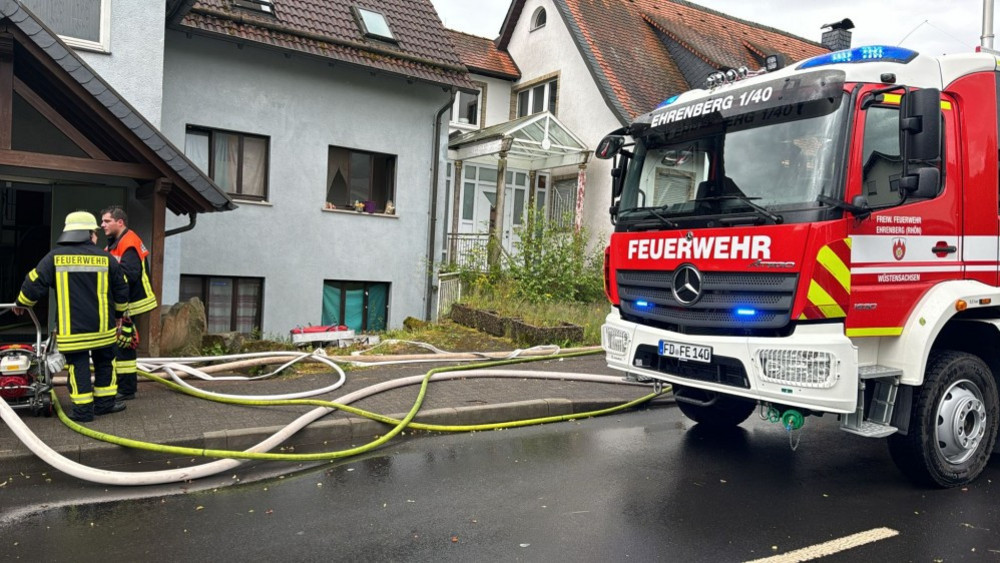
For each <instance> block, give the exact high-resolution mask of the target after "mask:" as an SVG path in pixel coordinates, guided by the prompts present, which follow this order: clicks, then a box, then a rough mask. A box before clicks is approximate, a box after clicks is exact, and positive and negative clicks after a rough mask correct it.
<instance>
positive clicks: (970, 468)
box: [596, 46, 1000, 487]
mask: <svg viewBox="0 0 1000 563" xmlns="http://www.w3.org/2000/svg"><path fill="white" fill-rule="evenodd" d="M781 63H782V61H780V60H779V59H777V58H769V59H768V65H767V66H768V68H766V69H761V70H760V71H757V72H750V71H749V70H747V69H745V68H743V69H729V70H727V71H726V72H718V73H715V74H713V75H712V76H710V77H709V80H708V85H707V87H706V88H704V89H699V90H692V91H689V92H685V93H683V94H680V95H677V96H673V97H671V98H670V99H668V100H666V101H665V102H663V103H662V104H661V105H660V106H659V107H657V108H656V109H655V110H653V111H652V112H650V113H648V114H645V115H643V116H641V117H639V118H638V119H636V121H635V122H633V123H631V124H630V125H628V126H627V127H624V128H622V129H620V130H618V131H615V132H613V133H612V134H610V135H608V136H607V137H605V139H604V140H602V141H601V143H600V144H599V145H598V147H597V150H596V155H597V156H598V158H613V159H615V166H614V171H613V182H612V185H613V188H612V189H613V195H612V206H611V209H610V213H611V218H612V221H613V223H614V224H615V229H614V233H613V234H612V236H611V240H610V244H609V246H608V248H607V250H606V254H605V281H606V290H607V294H608V298H609V300H610V301H611V304H612V309H611V312H610V314H609V315H608V317H607V320H606V322H605V324H604V326H603V328H602V345H603V347H604V350H605V352H606V358H607V363H608V365H609V366H610V367H611V368H614V369H617V370H621V371H623V372H625V373H626V374H627V376H628V377H630V378H632V379H636V380H640V381H653V382H656V383H659V384H663V383H669V384H670V385H671V386H672V389H673V394H674V396H675V398H676V400H677V405H678V407H679V408H680V410H681V411H682V412H683V413H684V414H685V415H686V416H688V417H689V418H691V419H693V420H695V421H697V422H698V423H700V424H703V425H708V426H734V425H737V424H740V423H741V422H743V421H744V420H746V419H747V418H748V417H749V416H751V415H752V414H754V413H755V412H759V413H760V414H761V415H762V416H763V417H765V418H770V419H771V420H772V421H780V422H781V423H782V424H784V425H785V426H786V427H788V428H798V427H800V426H801V425H802V423H803V418H804V417H807V416H810V415H813V416H817V415H824V414H831V415H835V416H837V417H838V418H839V420H840V425H841V428H842V429H843V430H844V431H847V432H851V433H853V434H857V435H860V436H864V437H873V438H887V439H888V444H889V451H890V453H891V455H892V458H893V459H894V461H895V462H896V464H897V465H898V466H899V468H900V470H901V471H902V472H903V473H904V474H906V475H907V476H908V477H910V478H911V479H913V480H914V481H916V482H919V483H922V484H927V485H931V486H939V487H951V486H957V485H962V484H965V483H968V482H970V481H972V480H973V479H975V477H976V476H977V475H979V473H980V472H982V470H983V469H984V468H985V466H986V464H987V463H988V462H989V458H990V454H991V452H992V450H993V448H994V444H995V443H996V442H997V430H998V421H1000V401H998V397H997V387H998V374H1000V277H998V276H1000V236H998V235H1000V207H998V205H1000V199H998V188H1000V176H998V136H1000V134H998V131H1000V124H998V104H1000V59H998V58H997V57H996V56H993V55H989V54H985V53H972V54H964V55H949V56H943V57H928V56H923V55H920V54H918V53H916V52H914V51H911V50H908V49H904V48H899V47H884V46H872V47H859V48H855V49H850V50H846V51H839V52H834V53H830V54H826V55H823V56H820V57H815V58H812V59H807V60H805V61H801V62H798V63H794V64H791V65H787V66H784V67H783V68H781V67H782V64H781Z"/></svg>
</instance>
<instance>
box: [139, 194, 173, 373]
mask: <svg viewBox="0 0 1000 563" xmlns="http://www.w3.org/2000/svg"><path fill="white" fill-rule="evenodd" d="M173 187H174V185H173V182H171V181H170V180H169V179H167V178H157V179H156V182H154V183H153V225H152V227H153V229H152V232H153V235H152V237H153V240H152V241H150V242H151V244H152V247H151V248H150V249H149V250H150V254H151V255H152V264H151V267H152V270H153V272H152V274H153V279H151V280H150V282H151V283H152V284H153V293H154V294H155V295H156V299H157V301H158V302H159V303H160V307H157V308H155V309H153V310H152V311H150V312H149V334H148V335H144V336H147V337H148V338H147V340H146V341H147V342H149V352H150V354H152V355H153V356H154V357H159V355H160V308H161V307H163V248H164V238H165V237H164V232H165V231H166V228H167V196H168V195H169V194H170V191H171V190H172V189H173Z"/></svg>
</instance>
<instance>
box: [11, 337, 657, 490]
mask: <svg viewBox="0 0 1000 563" xmlns="http://www.w3.org/2000/svg"><path fill="white" fill-rule="evenodd" d="M599 352H600V351H599V350H594V351H586V352H573V353H562V354H554V355H547V356H540V357H530V358H514V359H507V360H498V361H490V362H482V363H477V364H473V365H468V366H451V367H441V368H434V369H431V370H429V371H428V372H427V373H426V374H424V375H422V376H413V377H407V378H400V379H396V380H391V381H386V382H383V383H379V384H376V385H373V386H370V387H367V388H365V389H361V390H359V391H355V392H353V393H350V394H347V395H344V396H342V397H339V398H337V399H335V400H333V401H322V400H318V399H304V398H287V397H283V398H273V397H263V398H262V397H252V396H251V397H248V396H245V395H237V396H232V395H224V394H218V393H209V392H206V391H201V390H198V389H195V388H194V387H192V386H190V385H187V384H183V382H182V381H181V378H180V377H179V376H178V375H177V372H178V371H183V372H185V373H189V374H190V373H191V372H192V371H196V370H193V368H190V366H186V365H185V364H180V363H178V362H177V361H166V362H163V363H162V364H155V363H152V362H149V363H147V361H143V362H141V363H140V365H141V367H142V368H143V369H140V373H141V375H143V376H144V377H147V378H149V379H152V380H153V381H157V382H159V383H161V384H164V385H167V386H169V387H171V388H173V389H175V390H177V391H180V392H183V393H186V394H188V395H192V396H195V397H199V398H203V399H207V400H211V401H216V402H221V403H230V404H239V405H249V406H272V405H310V406H314V407H316V408H315V409H313V410H311V411H309V412H307V413H305V414H303V415H302V416H300V417H299V418H297V419H296V420H294V421H292V422H291V423H289V424H288V425H286V426H285V427H283V428H282V429H281V430H279V431H278V432H276V433H274V434H273V435H271V436H270V437H268V438H267V439H265V440H263V441H261V442H260V443H258V444H256V445H254V446H253V447H251V448H249V449H247V450H244V451H230V450H208V449H199V448H187V447H179V446H168V445H164V444H155V443H150V442H142V441H138V440H131V439H128V438H123V437H120V436H114V435H111V434H107V433H103V432H97V431H95V430H91V429H89V428H87V427H85V426H81V425H79V424H77V423H75V422H73V421H72V420H70V419H69V418H68V417H67V416H66V414H65V413H64V412H63V411H62V408H61V406H60V405H59V402H58V401H57V400H56V396H55V392H54V391H53V404H54V405H55V408H56V411H57V413H58V416H59V418H60V420H62V421H63V423H65V424H66V425H67V426H69V427H70V428H72V429H73V430H75V431H77V432H79V433H81V434H84V435H86V436H89V437H92V438H95V439H98V440H102V441H105V442H110V443H113V444H118V445H121V446H126V447H131V448H138V449H143V450H148V451H155V452H162V453H170V454H177V455H191V456H202V457H217V458H224V459H220V460H218V461H213V462H209V463H206V464H203V465H198V466H195V467H188V468H179V469H169V470H159V471H145V472H129V471H109V470H106V469H99V468H94V467H89V466H86V465H83V464H80V463H77V462H75V461H72V460H70V459H67V458H66V457H64V456H62V455H60V454H59V453H58V452H56V451H55V450H53V449H52V448H51V447H49V446H48V445H47V444H45V443H44V442H42V441H41V440H40V439H39V438H38V437H37V436H36V435H35V434H34V433H33V432H31V430H30V429H29V428H28V427H27V425H25V424H24V422H23V421H22V420H21V419H20V417H19V416H18V415H17V413H16V412H15V411H14V410H13V409H12V408H11V407H10V406H9V405H7V404H6V402H4V401H0V419H2V420H3V421H4V422H5V423H6V424H7V425H8V426H9V427H10V428H11V429H12V430H13V432H14V434H15V435H16V436H17V437H18V438H19V439H20V440H21V441H22V442H23V443H24V444H25V445H26V446H27V447H28V448H29V449H30V450H31V451H32V452H33V453H34V454H35V455H37V456H38V457H39V458H41V459H42V460H43V461H45V462H46V463H48V464H49V465H51V466H53V467H54V468H56V469H58V470H59V471H61V472H63V473H66V474H68V475H72V476H74V477H77V478H79V479H82V480H85V481H91V482H94V483H100V484H105V485H116V486H138V485H159V484H166V483H177V482H183V481H188V480H193V479H201V478H204V477H208V476H211V475H217V474H219V473H224V472H227V471H230V470H232V469H233V468H235V467H237V466H239V465H240V464H242V463H245V461H246V460H251V459H256V460H277V461H299V462H301V461H322V460H332V459H338V458H344V457H350V456H354V455H358V454H361V453H365V452H368V451H371V450H373V449H375V448H377V447H379V446H381V445H382V444H384V443H386V442H388V441H389V440H391V439H392V438H394V437H395V436H397V435H398V434H399V433H400V432H402V431H404V430H405V429H407V428H412V429H415V430H428V431H436V432H469V431H475V430H491V429H498V428H514V427H519V426H528V425H532V424H544V423H548V422H559V421H564V420H573V419H579V418H587V417H592V416H600V415H602V414H609V413H612V412H617V411H620V410H624V409H628V408H631V407H634V406H636V405H639V404H641V403H644V402H646V401H649V400H651V399H653V398H655V397H656V396H657V395H659V393H650V394H648V395H646V396H644V397H640V398H638V399H636V400H634V401H629V402H628V403H625V404H623V405H619V406H617V407H612V408H609V409H602V410H599V411H593V412H587V413H576V414H570V415H560V416H550V417H544V418H536V419H531V420H521V421H513V422H505V423H495V424H479V425H466V426H454V425H438V424H423V423H414V422H413V418H414V417H415V416H416V415H417V413H418V412H419V410H420V407H421V405H422V404H423V400H424V396H425V393H426V390H427V386H428V384H429V383H430V382H431V381H440V380H446V379H457V378H476V377H515V378H520V379H525V378H535V379H562V380H569V381H586V382H595V383H613V384H629V385H635V384H634V383H626V382H624V381H623V380H622V379H621V378H620V377H611V376H600V375H592V374H576V373H562V372H541V371H525V370H497V369H495V368H497V367H499V366H508V365H512V364H520V363H526V362H534V361H541V360H553V359H560V358H572V357H579V356H585V355H591V354H596V353H599ZM272 355H273V354H272ZM303 356H310V357H312V356H315V354H303ZM212 359H218V357H213V358H212ZM171 360H176V359H171ZM321 361H322V360H321ZM323 363H327V365H331V364H332V365H333V366H335V367H334V370H335V371H336V372H338V373H339V375H340V381H339V382H338V384H335V385H336V387H339V385H340V384H342V383H343V377H344V373H343V370H341V369H340V367H339V366H336V364H335V363H334V362H332V361H330V362H326V361H323ZM286 365H287V364H286ZM152 366H156V367H158V368H159V369H163V370H164V371H165V372H167V373H168V374H170V375H171V378H172V379H173V381H170V380H166V379H163V378H161V377H158V376H156V375H154V374H153V373H151V370H150V369H149V368H150V367H152ZM182 366H183V367H182ZM488 368H489V369H488ZM415 384H419V385H420V390H419V392H418V394H417V398H416V400H415V401H414V403H413V406H412V407H411V408H410V410H409V412H408V413H407V414H406V416H405V417H403V418H402V419H401V420H397V419H393V418H390V417H386V416H383V415H380V414H376V413H371V412H368V411H364V410H361V409H357V408H354V407H351V406H350V403H351V402H354V401H358V400H361V399H363V398H365V397H369V396H371V395H375V394H377V393H381V392H384V391H387V390H389V389H395V388H399V387H404V386H408V385H415ZM336 387H333V388H336ZM330 389H331V387H324V388H323V389H321V390H315V391H312V392H307V393H311V394H313V395H315V394H321V393H326V392H329V390H330ZM333 410H342V411H344V412H348V413H351V414H355V415H358V416H363V417H366V418H370V419H372V420H376V421H379V422H382V423H385V424H390V425H393V426H392V428H391V429H390V430H389V431H388V432H386V433H385V434H383V435H382V436H380V437H378V438H377V439H375V440H373V441H372V442H369V443H368V444H365V445H362V446H358V447H353V448H349V449H346V450H339V451H333V452H322V453H310V454H293V453H273V452H271V451H270V450H272V449H273V448H275V447H277V446H278V445H280V444H281V443H282V442H284V441H285V440H287V439H288V438H289V437H291V436H292V435H293V434H295V433H296V432H298V431H299V430H301V429H302V428H304V427H306V426H308V425H309V424H310V423H312V422H314V421H315V420H317V419H319V418H322V417H323V416H325V415H326V414H328V413H330V412H332V411H333Z"/></svg>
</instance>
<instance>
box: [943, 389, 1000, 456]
mask: <svg viewBox="0 0 1000 563" xmlns="http://www.w3.org/2000/svg"><path fill="white" fill-rule="evenodd" d="M986 422H987V421H986V405H985V404H984V403H983V393H982V391H980V389H979V386H977V385H976V384H975V383H973V382H971V381H969V380H967V379H963V380H961V381H956V382H955V383H953V384H952V385H951V386H950V387H948V389H947V390H946V391H945V392H944V394H943V395H941V401H940V402H939V403H938V409H937V421H936V424H937V426H936V429H935V438H936V439H937V446H938V451H939V452H940V453H941V456H942V457H943V458H944V459H945V461H947V462H948V463H950V464H952V465H958V464H961V463H965V462H966V461H968V459H969V458H970V457H972V455H973V454H975V453H976V450H977V449H978V448H979V444H980V443H982V441H983V437H984V436H985V435H986Z"/></svg>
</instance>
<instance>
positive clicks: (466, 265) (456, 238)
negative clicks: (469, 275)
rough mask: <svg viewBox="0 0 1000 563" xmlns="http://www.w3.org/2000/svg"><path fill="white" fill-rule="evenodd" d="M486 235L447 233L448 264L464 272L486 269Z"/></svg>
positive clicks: (488, 236) (487, 258)
mask: <svg viewBox="0 0 1000 563" xmlns="http://www.w3.org/2000/svg"><path fill="white" fill-rule="evenodd" d="M489 242H490V235H489V234H488V233H482V234H477V233H449V234H448V264H449V265H451V266H453V267H456V268H462V269H466V270H482V271H486V270H487V269H488V260H489Z"/></svg>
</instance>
